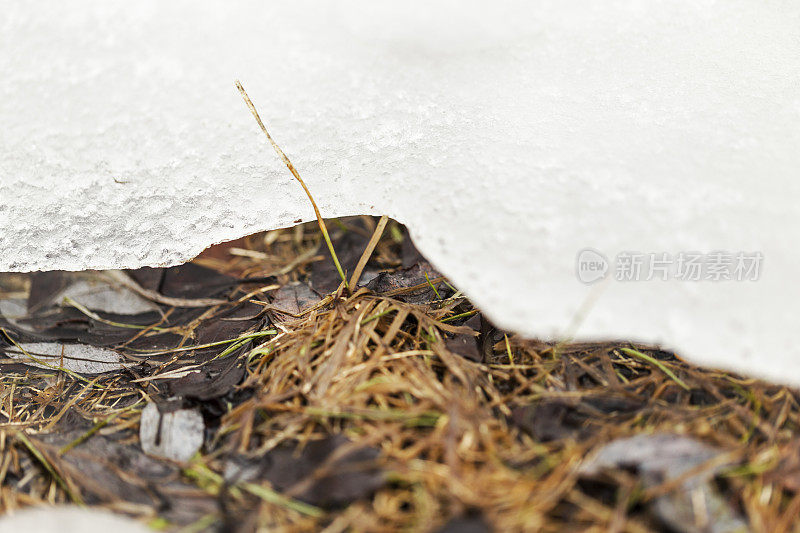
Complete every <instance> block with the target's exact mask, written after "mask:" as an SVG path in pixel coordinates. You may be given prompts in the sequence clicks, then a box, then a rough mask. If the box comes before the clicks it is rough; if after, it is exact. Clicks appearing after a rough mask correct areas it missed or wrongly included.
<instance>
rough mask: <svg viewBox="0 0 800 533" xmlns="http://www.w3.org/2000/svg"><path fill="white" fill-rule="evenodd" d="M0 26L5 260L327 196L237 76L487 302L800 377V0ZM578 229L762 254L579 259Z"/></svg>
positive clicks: (141, 238)
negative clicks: (248, 103) (745, 263)
mask: <svg viewBox="0 0 800 533" xmlns="http://www.w3.org/2000/svg"><path fill="white" fill-rule="evenodd" d="M0 50H2V52H0V96H1V97H0V124H2V128H0V154H1V156H0V271H30V270H42V269H46V270H49V269H68V270H81V269H87V268H94V269H103V268H122V267H131V268H134V267H138V266H143V265H173V264H177V263H180V262H183V261H186V260H188V259H190V258H191V257H193V256H194V255H196V254H197V253H199V252H200V251H201V250H202V249H203V248H205V247H206V246H208V245H209V244H212V243H216V242H220V241H224V240H229V239H233V238H237V237H240V236H243V235H246V234H250V233H254V232H256V231H260V230H265V229H270V228H277V227H285V226H290V225H292V224H294V223H296V221H308V220H311V219H312V216H313V213H312V211H311V208H310V206H309V205H308V202H307V200H306V199H305V197H304V195H303V192H302V190H301V189H300V188H299V187H298V186H297V184H296V183H295V182H294V181H292V178H291V175H290V174H289V173H288V171H287V170H286V169H285V167H283V165H282V164H281V162H280V161H279V160H278V159H277V158H276V157H275V155H274V154H273V153H272V150H271V148H270V147H269V146H268V145H267V144H266V142H265V141H264V139H263V137H262V135H261V133H260V132H259V130H258V128H257V126H256V124H255V123H254V121H253V120H252V117H251V116H250V115H249V113H248V111H247V109H246V108H245V106H244V104H243V103H242V101H241V99H240V97H239V95H238V93H237V91H236V89H235V87H234V79H236V78H239V79H241V80H242V82H243V84H244V85H245V87H246V88H247V90H248V92H249V93H250V96H251V98H252V99H253V101H254V102H255V104H256V106H257V107H258V108H259V111H260V112H261V115H262V117H263V118H264V119H265V121H266V122H267V125H268V127H269V128H270V131H271V133H272V135H273V137H275V139H276V140H277V141H278V143H279V144H280V145H281V146H282V147H283V149H284V151H285V152H286V153H287V154H288V155H289V157H290V158H291V159H292V161H293V162H294V164H295V166H296V167H297V168H298V170H299V171H300V173H301V175H302V176H303V177H304V179H305V180H306V182H307V183H308V185H309V187H310V188H311V191H312V192H313V194H314V195H315V197H316V199H317V201H318V203H319V204H320V207H321V210H322V212H323V214H324V215H325V216H328V217H334V216H342V215H349V214H358V213H368V214H389V215H391V216H392V217H394V218H397V219H398V220H400V221H402V222H404V223H405V224H407V225H408V226H409V227H410V229H411V232H412V236H413V238H414V241H415V243H416V244H417V246H418V247H419V248H420V250H421V251H422V252H423V253H424V254H425V255H426V256H427V257H428V258H429V259H430V260H431V261H432V262H433V263H434V264H435V265H436V266H437V268H438V269H440V270H441V271H443V272H444V273H446V274H447V275H448V276H449V277H450V279H451V280H452V281H453V282H454V284H455V285H456V286H458V287H459V288H460V289H461V290H463V291H464V292H465V293H466V294H467V295H469V296H470V297H471V298H472V300H473V301H474V302H475V303H476V304H477V305H478V306H480V307H481V308H482V309H483V310H484V311H485V312H486V313H487V314H488V316H489V317H491V318H492V319H493V320H494V321H495V322H496V323H497V324H498V325H499V326H502V327H506V328H510V329H512V330H514V331H517V332H520V333H522V334H525V335H528V336H540V337H544V338H563V337H569V336H575V337H576V338H581V339H598V338H616V339H619V338H623V339H632V340H642V341H649V342H660V343H663V344H664V345H665V346H666V347H667V348H672V349H677V350H679V351H680V353H681V354H682V355H685V356H687V357H689V358H691V359H692V360H693V361H695V362H697V363H702V364H709V365H713V366H718V367H724V368H729V369H734V370H740V371H743V372H747V373H750V374H754V375H758V376H765V377H769V378H773V379H776V380H780V381H783V382H787V383H793V384H795V385H798V384H800V348H798V345H797V343H796V342H795V341H794V328H795V326H796V324H797V323H798V320H799V319H800V311H798V307H797V305H796V301H797V298H798V296H800V291H799V290H798V289H797V283H796V280H795V276H796V274H795V272H796V265H797V264H799V263H800V257H798V251H797V248H796V247H795V243H796V242H798V241H799V240H800V239H798V237H800V223H799V222H800V203H798V202H797V199H798V198H800V181H798V180H797V179H796V178H797V176H798V172H799V171H800V150H798V149H797V147H798V146H800V4H798V3H796V2H783V1H781V2H770V3H765V2H759V1H757V0H730V1H728V2H716V1H711V0H700V1H689V0H672V1H666V0H665V1H652V0H624V1H623V0H609V1H607V2H602V3H598V4H596V5H593V4H587V3H586V2H577V1H564V0H552V1H550V0H537V1H534V2H500V3H492V6H491V7H487V5H486V4H482V3H477V2H475V3H473V2H467V3H464V2H432V3H426V4H425V5H424V8H422V7H420V8H409V7H408V6H407V5H404V4H398V3H396V2H395V3H392V2H383V1H378V2H332V3H325V4H318V3H311V2H272V3H261V2H255V1H253V2H248V1H235V2H209V3H203V4H197V3H190V2H185V1H184V2H170V3H163V2H157V1H149V2H148V1H145V2H136V3H130V2H122V1H118V0H112V1H107V2H102V3H94V2H88V0H85V1H83V2H77V3H70V4H69V5H66V4H64V3H61V2H55V1H43V2H38V3H36V5H35V6H34V5H31V4H30V3H27V2H10V3H9V5H7V6H5V9H4V17H3V18H2V20H0ZM587 248H591V249H592V250H595V251H596V252H599V253H600V254H601V256H600V257H605V258H607V259H608V260H609V261H613V260H614V258H618V254H620V253H621V252H641V253H656V254H660V253H669V254H671V257H672V256H674V257H677V255H678V254H680V253H681V252H695V251H697V252H703V253H704V254H707V253H710V252H713V251H726V252H729V253H731V254H737V253H740V252H741V253H746V254H755V253H759V254H761V257H762V258H763V261H762V263H760V267H761V268H760V272H759V276H758V279H757V280H756V281H719V282H715V281H681V280H678V279H675V278H674V276H671V279H670V280H668V281H661V280H660V279H655V280H650V281H645V280H641V281H631V282H623V281H617V280H616V279H614V277H615V275H616V270H615V268H613V266H611V267H609V269H608V270H607V274H606V277H605V281H603V282H599V281H598V282H597V283H594V284H587V283H582V282H581V281H580V280H579V279H578V276H577V275H576V258H577V257H578V255H579V254H580V253H581V251H582V250H584V249H587ZM584 256H585V255H584ZM592 257H596V256H592Z"/></svg>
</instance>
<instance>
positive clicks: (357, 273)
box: [350, 215, 389, 287]
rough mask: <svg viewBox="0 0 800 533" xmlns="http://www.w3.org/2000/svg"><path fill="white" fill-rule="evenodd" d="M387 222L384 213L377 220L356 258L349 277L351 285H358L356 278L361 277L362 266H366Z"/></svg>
mask: <svg viewBox="0 0 800 533" xmlns="http://www.w3.org/2000/svg"><path fill="white" fill-rule="evenodd" d="M387 222H389V217H388V216H386V215H383V216H382V217H381V219H380V220H379V221H378V226H377V227H376V228H375V232H374V233H373V234H372V238H370V240H369V242H368V243H367V247H366V248H365V249H364V253H363V254H361V258H360V259H359V260H358V264H357V265H356V269H355V270H354V271H353V275H352V276H351V277H350V286H351V287H355V286H356V285H358V280H359V279H361V273H362V272H363V271H364V267H365V266H367V261H369V258H370V256H371V255H372V252H374V251H375V247H376V246H377V245H378V241H380V240H381V235H383V230H384V229H385V228H386V223H387Z"/></svg>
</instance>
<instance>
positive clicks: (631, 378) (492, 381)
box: [0, 225, 800, 532]
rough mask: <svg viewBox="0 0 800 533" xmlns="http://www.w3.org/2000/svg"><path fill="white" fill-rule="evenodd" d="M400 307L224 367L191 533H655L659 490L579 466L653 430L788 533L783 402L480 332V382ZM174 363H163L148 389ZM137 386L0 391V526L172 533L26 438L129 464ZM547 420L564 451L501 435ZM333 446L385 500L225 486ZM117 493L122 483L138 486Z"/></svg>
mask: <svg viewBox="0 0 800 533" xmlns="http://www.w3.org/2000/svg"><path fill="white" fill-rule="evenodd" d="M396 237H397V231H396V228H395V229H394V231H390V232H388V233H387V235H386V236H384V238H383V239H382V240H381V242H380V243H379V245H378V248H377V251H376V252H375V253H376V256H377V257H378V258H379V261H380V262H382V263H383V264H385V265H391V264H397V262H398V260H397V258H396ZM319 241H320V235H319V232H318V230H316V229H314V228H313V227H311V226H308V225H306V226H302V227H299V229H298V228H295V229H288V230H280V231H276V232H270V233H268V234H266V235H262V236H258V237H254V238H252V239H249V240H247V241H246V242H245V243H244V244H243V245H242V246H243V248H242V249H234V250H233V251H232V253H233V254H235V255H231V254H230V253H228V254H222V255H220V256H219V257H215V256H214V254H210V255H207V256H205V258H203V259H201V262H203V263H204V264H206V265H209V266H214V267H215V268H218V269H221V270H226V271H228V272H236V273H239V274H242V273H244V274H247V275H273V274H278V276H279V281H280V283H285V282H287V281H290V280H292V279H297V278H302V277H303V276H304V275H305V273H306V271H307V267H308V265H309V264H310V262H311V261H313V260H314V259H315V252H314V250H316V249H317V245H318V244H319ZM242 250H246V251H242ZM393 250H394V251H393ZM229 252H230V250H229ZM19 287H22V285H18V286H17V288H16V289H15V290H21V289H20V288H19ZM257 289H258V287H248V289H247V290H242V291H241V292H239V293H238V294H236V295H234V296H235V297H242V296H244V295H245V294H247V295H248V299H250V300H253V301H257V302H261V303H262V304H263V305H264V307H265V308H268V307H269V302H268V298H266V297H265V294H266V293H268V292H269V291H265V292H260V293H259V292H257ZM397 296H398V294H397V293H394V294H391V295H386V294H383V295H380V294H373V293H370V292H368V291H366V290H364V289H360V290H357V291H355V292H354V293H353V294H347V293H345V292H344V291H343V288H340V290H339V291H338V292H336V293H333V294H330V295H328V296H326V297H325V298H324V299H323V301H322V302H320V303H319V304H318V305H316V306H314V307H313V308H311V309H307V310H305V311H304V312H303V313H302V314H301V315H299V316H296V317H294V318H293V319H291V320H289V321H286V322H282V323H280V324H279V325H278V326H277V331H278V333H277V334H276V335H274V336H270V337H268V338H267V340H265V341H263V342H261V341H259V342H258V343H257V344H256V345H254V346H252V347H251V348H250V349H248V350H246V351H245V352H243V353H241V354H240V355H237V357H241V358H242V359H243V360H245V361H246V369H247V376H246V379H245V381H244V383H243V384H242V385H240V392H241V393H242V394H241V398H243V399H242V400H241V401H239V402H238V403H235V404H229V405H227V406H226V412H225V413H224V414H223V415H222V416H221V417H220V420H219V427H218V428H217V429H216V431H215V433H214V435H213V438H212V439H211V441H210V443H209V445H207V446H206V448H205V449H204V452H203V454H202V455H201V456H198V457H196V459H195V460H194V461H193V462H192V463H191V464H187V465H182V467H181V472H182V477H181V482H183V483H184V484H186V486H187V487H191V490H194V491H195V492H196V495H197V496H198V497H203V496H206V497H208V498H209V499H210V501H212V502H220V504H219V505H217V506H216V507H215V509H216V511H213V512H210V513H205V514H203V515H202V516H197V519H196V522H195V523H194V526H193V527H194V530H204V529H214V528H215V527H220V525H221V524H224V523H226V522H225V521H224V520H225V518H224V515H228V516H235V517H245V516H247V517H249V518H248V520H250V522H249V524H250V525H252V526H259V527H261V528H263V529H265V530H285V531H311V530H320V529H325V530H326V531H347V530H352V531H388V530H412V531H430V530H436V529H437V528H438V527H440V526H442V525H444V524H445V523H446V522H447V521H448V519H449V518H451V517H454V516H458V515H461V514H462V513H464V512H465V511H467V510H478V511H480V513H481V514H482V515H483V516H484V517H485V519H486V521H488V522H489V523H490V524H491V525H492V526H493V527H494V528H495V529H496V530H498V531H531V530H554V531H555V530H563V529H565V528H567V529H585V530H616V531H643V530H648V529H650V528H652V527H653V523H652V521H651V520H650V519H649V518H648V517H647V516H646V514H645V513H644V512H643V511H642V505H643V502H646V501H647V500H648V499H649V498H652V497H654V496H655V495H656V494H658V493H663V492H665V491H669V490H677V489H675V487H674V486H666V487H661V488H660V489H659V488H656V489H651V490H648V491H644V492H643V491H642V490H640V487H639V486H638V480H637V479H636V477H635V476H633V475H630V474H626V473H625V472H619V473H618V474H617V475H616V476H615V477H614V479H613V480H611V482H610V483H609V484H608V486H606V487H605V488H601V489H598V488H597V487H596V486H588V485H586V484H584V483H582V482H581V480H580V479H579V477H578V475H577V467H578V465H579V464H580V463H581V461H582V460H584V459H585V458H586V457H587V455H589V454H591V452H592V451H593V450H596V449H598V447H600V446H601V445H603V444H604V443H607V442H610V441H612V440H613V439H615V438H618V437H621V436H627V435H632V434H638V433H642V432H656V431H670V432H678V433H682V434H687V435H693V436H695V437H697V438H699V439H701V440H703V441H705V442H708V443H712V444H715V445H717V446H719V447H720V448H722V449H723V450H725V451H726V452H729V454H731V457H732V459H733V462H734V466H733V467H729V468H727V469H726V470H725V471H724V473H723V474H722V476H721V477H722V480H721V481H722V483H723V492H724V495H725V497H726V498H727V499H728V501H729V502H731V504H732V505H733V506H734V507H735V508H736V509H738V510H739V511H740V512H741V513H742V514H743V515H744V516H745V518H746V520H747V521H748V522H749V525H750V527H751V528H752V529H753V530H756V531H770V532H775V531H788V530H797V529H798V527H800V521H799V520H798V509H799V508H800V496H799V495H798V493H796V492H795V491H796V490H797V489H798V485H800V481H798V479H800V478H798V476H799V475H800V461H798V459H797V456H798V455H797V454H798V449H800V446H799V445H798V444H799V443H800V439H798V435H799V434H798V428H799V427H800V404H799V403H798V396H797V392H796V391H793V390H791V389H788V388H785V387H781V386H776V385H771V384H768V383H764V382H761V381H756V380H748V379H742V378H740V377H737V376H734V375H731V374H728V373H724V372H718V371H714V370H709V369H703V368H698V367H695V366H692V365H690V364H687V363H685V362H683V361H681V360H680V359H678V358H675V357H673V356H671V354H667V353H664V352H661V351H659V350H657V349H653V348H648V347H644V346H638V347H636V346H633V345H631V344H629V343H624V342H623V343H589V344H566V345H553V344H549V343H545V342H539V341H527V340H524V339H521V338H518V337H516V336H513V335H510V336H503V335H502V333H500V334H497V333H495V334H494V336H493V337H492V338H491V342H489V343H488V349H487V351H488V354H487V355H488V357H486V358H485V359H484V361H483V362H482V363H476V362H472V361H470V360H468V359H466V358H464V357H461V356H459V355H457V354H455V353H453V352H451V351H450V350H448V349H447V347H446V344H445V339H446V338H447V337H448V336H451V335H453V334H471V333H472V330H470V329H468V328H463V327H461V326H459V324H460V323H462V322H463V321H464V320H465V318H460V319H453V318H452V317H453V316H455V315H462V314H465V313H466V314H469V311H470V310H471V309H472V308H471V306H470V304H469V302H468V301H467V300H466V299H465V298H463V297H462V296H460V295H458V294H456V295H455V296H454V297H451V298H450V299H447V300H438V301H433V302H431V303H428V304H420V305H414V304H409V303H404V302H402V301H400V300H398V299H397ZM214 309H217V308H211V311H210V312H209V314H208V316H212V315H213V314H214V312H215V311H214ZM195 325H197V324H195ZM186 333H187V334H186V338H187V342H189V343H190V342H191V338H192V334H191V331H188V332H186ZM632 349H634V350H632ZM220 351H222V348H220ZM637 352H638V353H644V354H645V355H647V356H648V357H646V358H642V357H640V356H639V355H638V354H637ZM188 363H189V361H185V360H182V359H181V358H175V359H174V360H173V361H172V362H171V363H170V364H168V365H164V366H163V368H162V369H161V370H160V372H167V371H171V370H175V369H176V368H180V367H181V365H186V364H188ZM665 371H669V372H665ZM670 373H671V374H673V375H672V376H670V375H669V374H670ZM134 377H135V376H132V375H131V374H128V373H118V374H110V375H101V376H99V377H97V378H90V379H89V380H86V381H81V380H78V379H76V378H75V377H73V376H69V375H66V374H64V373H58V372H49V371H41V370H36V369H29V370H27V371H25V372H20V371H17V372H4V373H3V374H2V375H0V415H2V417H3V423H2V424H0V483H2V489H0V510H2V511H3V512H7V511H10V510H13V509H16V508H20V507H25V506H28V505H32V504H36V503H40V502H50V503H57V502H70V501H72V502H88V503H90V504H91V505H97V506H103V507H107V508H110V509H113V510H116V511H119V512H125V513H127V514H130V515H133V516H136V517H139V518H140V519H142V520H145V521H147V522H149V523H150V524H151V525H153V526H158V527H163V528H168V529H171V528H173V524H169V523H167V522H166V521H164V520H163V519H159V517H160V516H161V510H160V509H159V508H158V506H150V505H143V504H140V503H133V502H129V501H125V499H124V498H120V497H118V496H105V497H104V496H102V495H100V496H99V495H98V494H99V492H98V490H97V489H96V488H93V487H92V483H91V480H90V479H86V475H85V473H82V472H81V471H79V470H76V469H75V468H74V467H72V466H70V464H69V463H68V462H66V461H65V460H64V454H65V453H69V452H67V451H65V450H64V449H61V450H59V449H57V448H53V447H52V446H50V445H47V444H45V442H44V441H43V440H42V438H41V436H42V435H44V434H47V433H48V432H52V431H56V430H58V429H59V428H63V427H64V420H62V417H64V416H65V415H66V414H67V413H69V414H70V416H78V417H80V418H82V419H84V420H88V421H90V422H91V423H92V424H93V425H94V427H93V428H92V430H91V431H90V432H87V433H85V434H84V435H83V436H82V437H81V438H82V439H83V440H86V439H91V438H93V436H94V435H106V436H109V435H114V436H117V437H121V438H122V440H123V442H128V443H131V444H133V445H137V442H138V440H137V439H138V437H137V433H136V427H137V423H138V418H139V412H140V410H141V408H142V407H143V405H144V403H145V401H146V400H147V399H148V395H149V394H150V392H152V390H151V389H148V386H150V385H148V383H150V382H145V384H142V383H135V382H134V381H133V379H134ZM550 405H557V406H561V407H560V408H563V409H567V410H568V412H569V416H570V417H571V422H570V423H569V424H566V423H564V425H565V428H563V434H559V432H560V431H561V429H562V428H560V426H558V424H556V427H555V430H554V431H555V434H554V435H551V436H549V437H548V438H547V439H544V438H541V435H537V433H536V431H530V428H528V427H526V426H525V424H517V423H513V421H514V420H517V421H518V422H519V420H518V418H515V417H519V416H521V415H520V413H522V414H523V415H524V413H525V411H524V410H525V409H526V408H527V409H533V410H534V411H535V409H536V408H537V407H538V408H545V407H547V406H550ZM567 426H568V427H567ZM331 433H340V434H344V435H346V436H347V437H348V438H349V439H350V440H351V441H352V442H353V443H354V445H367V446H371V447H375V448H377V449H379V450H380V459H379V460H380V463H381V466H382V468H383V469H384V470H385V471H386V472H387V476H388V478H389V480H390V482H389V483H388V484H386V485H385V486H384V487H383V488H382V489H380V490H379V491H378V492H377V493H375V494H374V495H372V496H371V497H370V498H367V499H361V500H358V501H355V502H352V503H351V504H350V505H348V506H346V507H344V508H341V509H320V508H316V507H313V506H309V505H304V504H301V503H300V502H298V501H297V500H295V499H294V498H293V497H294V495H295V493H296V492H297V490H295V491H294V492H292V491H289V493H286V494H278V493H276V492H274V491H272V489H271V487H270V486H269V484H268V483H267V482H265V481H260V482H252V483H239V484H234V485H229V484H227V483H225V482H224V481H223V477H222V476H223V472H224V468H225V466H224V465H225V460H226V458H227V457H229V456H231V455H243V456H253V457H258V456H261V455H263V454H264V453H266V452H267V451H269V450H271V449H273V448H275V447H276V446H278V445H280V444H281V443H292V444H296V445H297V446H299V447H303V446H305V445H306V444H307V443H308V442H309V441H311V440H314V439H318V438H320V437H321V436H324V435H328V434H331ZM82 442H83V441H81V443H75V445H74V448H80V447H81V446H83V444H82ZM119 475H120V476H128V477H129V478H131V479H132V480H133V482H135V478H136V477H137V475H138V473H137V472H136V471H134V470H131V471H127V472H120V473H119ZM11 480H13V483H11ZM187 490H188V489H187ZM298 490H299V488H298ZM223 500H224V502H223ZM242 520H244V518H242ZM187 530H191V529H187Z"/></svg>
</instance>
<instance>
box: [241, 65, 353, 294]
mask: <svg viewBox="0 0 800 533" xmlns="http://www.w3.org/2000/svg"><path fill="white" fill-rule="evenodd" d="M236 88H237V89H239V92H240V93H241V94H242V98H244V102H245V103H246V104H247V107H249V108H250V112H251V113H252V114H253V116H254V117H255V119H256V122H258V125H259V126H260V127H261V131H263V132H264V135H266V136H267V139H268V140H269V143H270V144H271V145H272V147H273V148H274V149H275V151H276V152H277V153H278V155H279V156H280V158H281V159H282V160H283V162H284V164H285V165H286V166H287V167H288V168H289V171H290V172H291V173H292V175H293V176H294V177H295V179H296V180H297V181H299V182H300V185H302V186H303V190H304V191H306V194H307V195H308V199H309V200H311V205H312V206H313V207H314V213H316V215H317V223H319V229H320V230H321V231H322V237H323V238H324V239H325V243H326V244H327V245H328V250H330V252H331V257H332V258H333V262H334V264H335V265H336V270H337V271H338V272H339V276H340V277H341V278H342V282H343V283H344V286H345V289H347V290H348V291H349V290H350V285H348V283H347V277H345V275H344V271H343V270H342V265H341V264H340V263H339V258H338V257H337V256H336V251H335V250H334V249H333V243H332V242H331V237H330V235H328V228H327V227H326V226H325V221H324V220H323V219H322V215H321V214H320V212H319V208H318V207H317V203H316V202H315V201H314V197H313V196H311V191H309V190H308V187H307V186H306V184H305V182H304V181H303V178H301V177H300V174H299V173H298V172H297V170H295V168H294V165H292V162H291V161H289V158H288V157H286V154H284V153H283V150H281V148H280V146H278V144H277V143H276V142H275V141H274V140H273V139H272V136H271V135H270V134H269V132H268V131H267V128H266V126H264V122H262V121H261V117H260V116H259V115H258V111H256V106H254V105H253V101H252V100H250V97H249V96H247V91H245V90H244V87H242V84H241V82H240V81H239V80H236Z"/></svg>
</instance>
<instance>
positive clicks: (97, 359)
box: [5, 342, 133, 374]
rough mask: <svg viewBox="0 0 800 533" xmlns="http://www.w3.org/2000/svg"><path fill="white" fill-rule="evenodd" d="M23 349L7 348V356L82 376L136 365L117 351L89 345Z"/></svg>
mask: <svg viewBox="0 0 800 533" xmlns="http://www.w3.org/2000/svg"><path fill="white" fill-rule="evenodd" d="M20 347H21V348H22V350H20V349H19V348H17V347H16V346H11V347H6V348H5V351H6V355H8V357H10V358H11V359H15V360H18V361H20V362H22V363H24V364H26V365H29V366H34V367H37V368H49V369H52V368H53V367H59V368H63V369H65V370H70V371H72V372H76V373H78V374H100V373H103V372H110V371H112V370H119V369H120V368H124V367H126V366H129V365H133V363H131V362H128V361H126V360H125V358H124V357H123V356H122V355H120V354H119V353H117V352H115V351H114V350H111V349H108V348H101V347H97V346H89V345H86V344H66V343H63V344H62V343H58V342H25V343H20ZM23 350H24V351H23Z"/></svg>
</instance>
